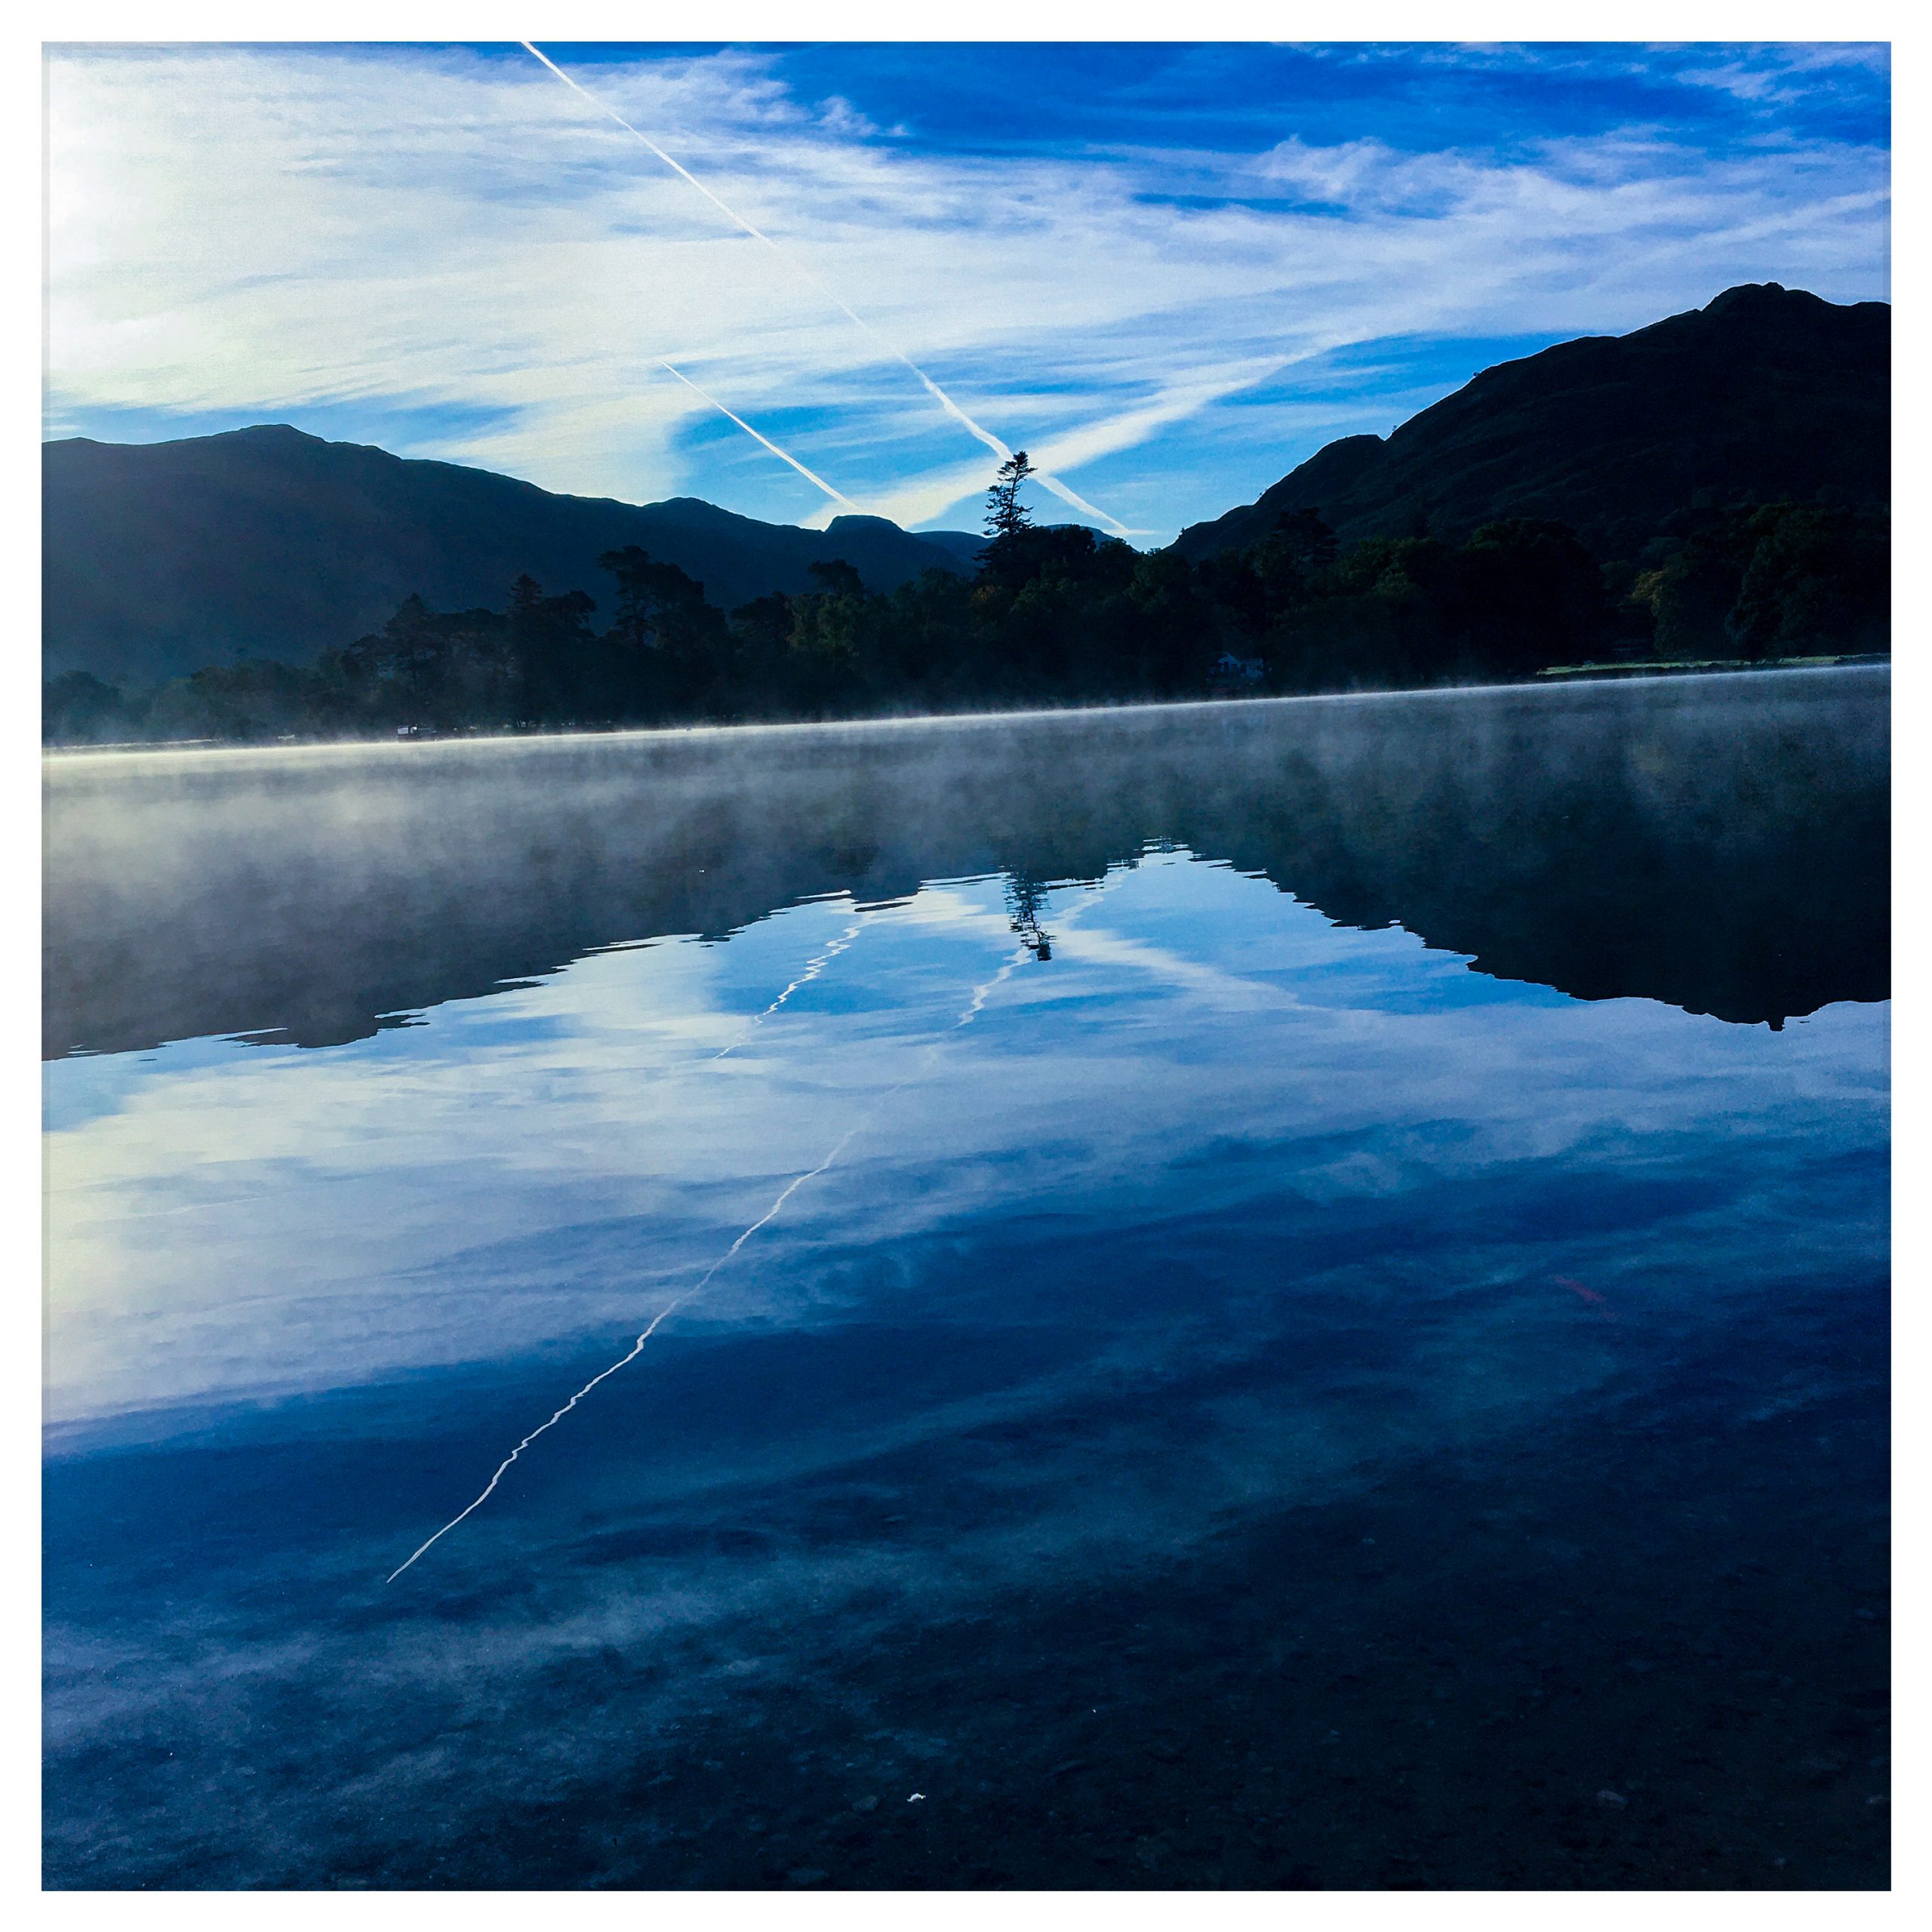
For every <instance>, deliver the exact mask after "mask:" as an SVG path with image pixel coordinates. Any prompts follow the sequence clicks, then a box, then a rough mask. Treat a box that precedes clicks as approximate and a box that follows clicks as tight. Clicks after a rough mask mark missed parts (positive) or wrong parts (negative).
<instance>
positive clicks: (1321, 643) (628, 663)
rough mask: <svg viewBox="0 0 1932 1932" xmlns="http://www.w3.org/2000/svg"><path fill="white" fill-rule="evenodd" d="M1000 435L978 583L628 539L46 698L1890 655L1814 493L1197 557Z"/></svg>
mask: <svg viewBox="0 0 1932 1932" xmlns="http://www.w3.org/2000/svg"><path fill="white" fill-rule="evenodd" d="M1028 474H1029V469H1028V466H1027V463H1026V457H1025V453H1024V452H1021V453H1020V454H1019V455H1018V456H1017V457H1015V458H1014V460H1013V461H1011V462H1010V463H1008V465H1007V466H1006V467H1005V468H1004V469H1003V470H1002V472H1001V478H1000V480H999V481H998V483H997V484H996V485H995V487H994V488H993V489H992V491H989V497H988V505H987V516H986V532H987V542H986V548H985V549H983V551H982V552H980V555H979V558H978V560H977V572H976V574H974V575H972V576H970V577H967V576H959V575H955V574H950V573H948V572H946V571H938V570H933V571H927V572H925V573H924V574H923V575H921V577H918V578H917V579H916V580H914V581H912V582H911V583H906V584H903V585H901V586H900V587H898V588H897V589H894V590H893V591H891V592H889V593H884V594H881V593H876V592H873V591H872V590H870V589H868V587H867V586H866V583H864V582H863V580H862V579H861V577H860V574H859V572H858V571H857V570H856V569H855V568H854V567H853V566H851V565H849V564H845V563H838V562H831V563H817V564H814V565H812V566H811V578H812V587H811V589H807V590H804V591H801V592H795V593H792V594H789V595H788V594H774V595H767V596H764V597H761V598H757V599H756V600H755V601H752V602H750V603H748V604H745V605H741V606H740V607H739V608H736V609H734V610H732V611H729V612H727V611H722V610H721V609H719V608H718V607H717V606H716V605H714V604H712V602H710V601H708V600H707V598H706V595H705V590H704V586H703V584H702V583H699V582H697V580H694V578H692V577H691V576H689V575H688V574H687V573H686V572H685V571H682V570H681V569H679V568H678V567H677V566H676V565H673V564H670V563H667V562H665V561H661V560H660V559H657V558H654V557H653V556H652V555H651V554H650V553H649V552H648V551H647V550H645V549H643V548H642V547H641V546H638V545H635V544H632V545H628V546H625V547H623V548H622V549H615V550H611V551H608V552H605V554H604V555H602V556H601V558H600V559H599V562H600V565H601V568H602V570H603V571H604V572H605V575H606V577H608V583H605V584H600V585H598V586H596V587H595V588H596V590H597V592H598V593H599V594H598V595H593V594H592V591H591V590H590V589H586V588H585V587H583V586H558V587H552V586H544V585H543V584H540V583H537V582H535V581H534V580H532V579H531V577H529V576H528V575H527V574H525V575H521V576H518V577H516V579H515V581H513V582H512V583H509V584H507V585H506V595H505V597H504V599H503V608H500V609H483V608H479V609H473V610H463V611H436V610H432V609H431V608H429V607H428V605H426V604H425V603H424V601H423V600H422V599H421V598H420V597H417V596H414V595H412V596H410V597H408V598H405V600H404V601H402V603H401V605H400V607H399V608H398V609H397V610H396V611H395V614H393V615H392V617H390V618H389V620H388V621H387V622H386V623H385V624H384V625H383V626H382V628H381V629H380V630H377V631H375V632H371V633H369V634H368V635H363V636H360V637H357V638H353V639H351V640H348V641H345V642H344V643H343V644H342V645H340V647H338V648H333V649H330V650H328V651H324V652H323V653H322V654H321V655H320V657H318V659H317V660H316V661H315V662H314V663H311V664H306V665H300V664H291V663H283V662H281V661H278V660H276V659H275V658H274V657H271V656H267V655H263V656H253V655H248V656H242V657H238V658H237V660H235V662H233V663H228V664H223V665H219V666H209V667H207V668H204V669H200V670H198V671H196V672H194V673H193V674H192V675H190V676H188V677H186V678H179V679H177V680H174V681H171V682H168V683H165V684H163V685H160V686H159V687H158V688H155V689H152V690H150V691H140V690H135V689H124V688H119V687H117V686H115V685H111V684H109V683H107V682H106V681H103V680H102V679H100V678H97V677H95V676H94V675H91V674H90V673H88V672H69V673H67V674H66V675H64V676H62V677H60V678H56V679H55V680H54V681H52V682H51V683H50V684H48V685H47V687H46V688H45V711H44V719H45V726H44V730H45V737H46V738H47V740H48V742H50V743H106V742H143V741H145V742H150V743H160V742H174V743H180V742H183V741H208V740H212V741H217V742H223V743H263V742H275V741H279V740H288V739H294V740H310V739H331V738H344V737H370V736H377V735H380V736H393V735H402V736H413V735H423V736H431V735H444V734H455V733H463V732H503V731H556V730H571V729H575V730H586V729H600V728H613V727H621V726H637V725H651V724H681V723H691V722H700V721H712V722H731V721H751V720H777V719H812V718H845V717H860V716H866V715H882V714H890V713H910V712H956V711H964V710H971V709H986V708H998V707H1012V706H1040V705H1074V704H1094V703H1120V702H1130V701H1135V700H1173V699H1180V698H1193V697H1204V696H1207V695H1211V694H1222V693H1227V692H1230V691H1239V692H1241V693H1242V694H1290V693H1308V692H1330V691H1374V690H1394V689H1404V688H1414V687H1417V686H1426V685H1446V684H1469V683H1481V682H1487V681H1507V680H1514V679H1521V678H1527V677H1531V676H1534V675H1536V674H1537V673H1538V672H1542V671H1544V670H1546V669H1551V668H1553V667H1559V666H1577V665H1580V664H1584V663H1595V664H1600V665H1604V666H1616V665H1618V664H1632V665H1634V664H1637V663H1654V662H1659V661H1661V662H1665V663H1671V662H1690V661H1697V662H1709V661H1711V660H1724V661H1742V662H1746V663H1755V662H1763V661H1765V660H1774V659H1777V658H1781V657H1792V656H1801V655H1807V654H1847V653H1865V652H1882V651H1885V650H1887V648H1888V639H1889V627H1890V606H1889V589H1888V577H1889V554H1890V531H1889V519H1888V518H1887V516H1886V515H1885V514H1884V512H1881V511H1877V510H1874V509H1869V508H1864V507H1852V506H1847V505H1844V504H1842V503H1834V502H1833V501H1832V500H1830V493H1829V492H1823V493H1821V494H1820V498H1819V500H1815V501H1810V502H1804V503H1795V502H1777V503H1751V502H1749V501H1741V502H1735V503H1730V504H1728V505H1724V506H1713V505H1709V504H1705V505H1700V506H1697V507H1694V508H1692V509H1686V510H1684V511H1683V512H1679V513H1678V515H1675V516H1674V517H1673V518H1671V519H1669V521H1668V522H1667V523H1666V525H1665V527H1664V528H1663V529H1662V530H1661V531H1660V532H1659V533H1658V534H1657V536H1656V537H1654V538H1653V539H1652V540H1651V542H1650V543H1649V544H1648V545H1647V547H1646V549H1645V550H1644V552H1643V553H1642V554H1641V555H1639V556H1638V557H1637V558H1632V559H1628V560H1623V561H1617V562H1614V563H1610V564H1605V563H1603V562H1601V561H1599V560H1598V559H1597V558H1595V557H1593V556H1592V555H1591V553H1590V552H1589V550H1587V549H1586V548H1585V546H1584V545H1583V542H1582V541H1581V540H1580V538H1579V537H1577V535H1576V534H1575V533H1574V531H1571V530H1570V529H1569V528H1567V527H1565V526H1564V525H1562V524H1560V523H1556V522H1552V521H1546V520H1539V519H1534V518H1513V519H1508V520H1503V521H1493V522H1489V523H1485V524H1483V525H1481V526H1479V527H1478V528H1475V530H1473V531H1471V532H1469V534H1467V535H1466V536H1465V537H1462V538H1461V539H1460V540H1452V539H1451V538H1447V537H1439V536H1435V535H1432V534H1429V533H1428V532H1427V531H1417V533H1416V534H1413V535H1409V536H1404V537H1386V536H1380V537H1367V538H1365V539H1364V540H1360V541H1358V542H1356V543H1353V544H1351V545H1348V546H1343V545H1342V544H1340V543H1338V542H1337V538H1336V536H1335V534H1334V531H1332V530H1331V528H1330V527H1329V526H1328V525H1327V523H1326V522H1325V521H1324V520H1323V518H1322V517H1321V515H1320V514H1319V513H1318V512H1316V511H1315V510H1312V509H1300V510H1297V511H1295V512H1292V513H1290V514H1285V515H1281V516H1279V517H1278V518H1276V519H1275V523H1274V526H1273V528H1272V530H1270V531H1269V533H1268V534H1267V535H1266V537H1263V539H1262V540H1260V542H1258V543H1253V544H1251V545H1249V546H1246V547H1244V548H1240V549H1225V550H1222V551H1220V552H1217V553H1215V554H1211V555H1206V556H1203V557H1198V558H1195V559H1193V560H1192V561H1190V559H1189V558H1188V557H1186V556H1185V555H1182V554H1180V552H1179V551H1177V550H1176V549H1164V550H1156V551H1152V552H1140V551H1137V550H1135V549H1133V548H1132V547H1131V546H1129V545H1128V544H1126V543H1122V542H1120V541H1118V540H1113V539H1111V538H1106V537H1100V536H1097V534H1095V533H1094V531H1091V530H1088V529H1086V528H1082V527H1080V526H1077V525H1044V526H1042V525H1037V524H1035V522H1034V521H1032V518H1031V516H1030V515H1029V512H1028V511H1027V509H1026V507H1025V506H1024V504H1023V502H1022V501H1021V500H1020V485H1021V484H1022V483H1023V481H1025V479H1026V476H1027V475H1028Z"/></svg>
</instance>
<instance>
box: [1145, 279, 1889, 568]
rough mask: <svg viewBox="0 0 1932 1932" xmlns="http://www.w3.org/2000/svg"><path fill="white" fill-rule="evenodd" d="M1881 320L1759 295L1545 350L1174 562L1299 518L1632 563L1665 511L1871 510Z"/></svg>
mask: <svg viewBox="0 0 1932 1932" xmlns="http://www.w3.org/2000/svg"><path fill="white" fill-rule="evenodd" d="M1891 319H1892V316H1891V309H1890V306H1889V305H1887V303H1882V302H1860V303H1852V304H1850V305H1848V306H1841V305H1839V304H1837V303H1830V302H1826V301H1824V300H1821V299H1820V297H1817V296H1816V295H1810V294H1806V293H1804V291H1802V290H1799V289H1789V288H1782V287H1780V285H1778V284H1777V282H1774V281H1770V282H1764V283H1761V284H1752V285H1746V286H1745V287H1743V288H1731V289H1727V290H1726V291H1724V294H1721V295H1720V296H1718V297H1717V299H1716V300H1715V301H1713V302H1712V303H1710V304H1709V306H1707V307H1705V308H1703V309H1692V310H1690V311H1688V312H1687V313H1685V314H1684V315H1672V316H1671V317H1669V318H1668V319H1667V320H1666V321H1660V322H1654V323H1652V324H1651V325H1650V326H1649V327H1648V328H1641V329H1638V330H1637V331H1635V332H1634V333H1633V334H1629V335H1624V336H1585V337H1580V339H1578V340H1576V341H1574V342H1564V343H1558V344H1556V346H1555V347H1554V348H1551V349H1544V350H1543V351H1542V352H1540V353H1539V354H1537V355H1529V356H1525V357H1524V358H1522V359H1521V361H1515V362H1503V363H1499V364H1498V365H1497V366H1496V367H1495V368H1493V369H1485V370H1484V371H1483V372H1482V373H1481V374H1480V375H1479V376H1478V377H1475V379H1474V380H1472V381H1471V382H1469V383H1466V384H1464V386H1463V387H1462V388H1461V389H1458V390H1457V392H1455V393H1454V395H1449V396H1445V397H1444V398H1443V399H1442V401H1440V402H1438V403H1436V404H1434V405H1432V407H1430V408H1427V409H1425V410H1424V411H1423V412H1422V413H1421V414H1420V415H1418V416H1414V417H1411V418H1410V420H1408V421H1407V422H1406V423H1404V424H1403V425H1402V426H1401V428H1399V429H1397V430H1395V432H1393V434H1392V435H1389V436H1388V437H1386V438H1383V437H1380V436H1346V437H1343V438H1342V439H1341V440H1340V441H1339V442H1334V443H1330V444H1329V445H1327V447H1326V448H1323V449H1321V450H1318V451H1316V452H1315V454H1314V455H1313V456H1312V457H1309V460H1307V461H1306V463H1303V465H1302V466H1300V469H1296V470H1294V471H1292V472H1291V473H1290V474H1289V475H1287V476H1284V478H1282V479H1281V481H1280V482H1278V483H1277V484H1275V485H1274V486H1273V487H1272V488H1271V489H1269V490H1267V491H1264V492H1263V494H1262V496H1261V497H1260V500H1258V501H1257V502H1255V503H1251V504H1249V505H1247V506H1246V507H1245V508H1243V509H1236V510H1230V511H1229V512H1228V513H1227V514H1226V515H1225V516H1221V517H1217V518H1215V519H1214V521H1211V522H1208V523H1197V524H1195V525H1192V526H1190V527H1189V528H1188V529H1186V530H1184V531H1182V533H1181V534H1180V537H1179V538H1178V539H1177V540H1176V543H1175V545H1174V548H1175V549H1177V550H1178V551H1179V552H1180V553H1181V555H1183V556H1186V557H1187V558H1190V559H1197V560H1198V558H1202V557H1206V556H1211V555H1214V553H1215V552H1217V551H1220V550H1225V549H1239V548H1242V547H1244V546H1247V545H1248V544H1251V543H1256V542H1258V541H1259V540H1260V539H1261V538H1262V537H1265V536H1266V535H1267V534H1268V533H1269V531H1270V530H1271V529H1272V528H1273V527H1274V524H1275V519H1276V518H1278V517H1279V516H1281V515H1283V514H1284V513H1286V512H1291V511H1294V510H1297V509H1315V510H1318V511H1319V512H1321V515H1322V516H1323V517H1324V518H1325V519H1326V521H1327V522H1328V523H1329V524H1330V525H1331V526H1332V527H1333V528H1334V531H1335V532H1336V534H1337V536H1339V537H1340V538H1341V540H1342V541H1343V543H1345V544H1346V543H1353V542H1355V541H1358V540H1360V539H1361V538H1362V537H1381V536H1393V537H1406V536H1411V535H1417V534H1422V533H1423V531H1427V532H1428V533H1429V534H1432V535H1434V536H1437V537H1444V538H1452V539H1453V538H1459V537H1464V536H1466V535H1467V534H1468V533H1469V531H1472V530H1473V529H1474V528H1476V526H1477V525H1480V524H1483V523H1487V522H1490V521H1494V519H1497V518H1503V517H1546V518H1554V519H1555V521H1558V522H1561V523H1567V524H1568V525H1570V526H1571V528H1573V529H1574V530H1575V531H1577V534H1579V535H1580V537H1582V538H1583V541H1584V543H1586V546H1588V547H1589V549H1591V550H1592V552H1595V555H1597V556H1598V558H1601V559H1603V560H1604V561H1610V560H1613V559H1620V560H1629V559H1630V558H1635V556H1636V555H1638V552H1640V551H1641V549H1643V546H1644V544H1645V543H1647V542H1648V541H1649V540H1650V539H1651V537H1654V536H1655V535H1657V534H1659V531H1660V528H1661V527H1662V526H1663V525H1664V523H1665V520H1666V518H1669V517H1670V516H1671V515H1672V514H1673V512H1679V511H1682V510H1684V509H1690V508H1694V507H1704V506H1708V505H1710V504H1713V503H1726V502H1729V501H1730V500H1734V498H1736V497H1740V496H1748V497H1751V498H1752V499H1754V500H1758V501H1772V500H1777V499H1778V498H1780V497H1791V498H1793V499H1795V500H1799V501H1803V500H1808V499H1810V498H1812V497H1815V496H1816V495H1817V493H1818V491H1820V490H1827V491H1832V492H1833V493H1835V494H1837V495H1838V496H1839V497H1841V500H1843V501H1844V502H1845V503H1847V505H1848V506H1867V505H1882V504H1886V503H1889V502H1890V497H1891V480H1890V462H1891V438H1890V420H1891Z"/></svg>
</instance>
